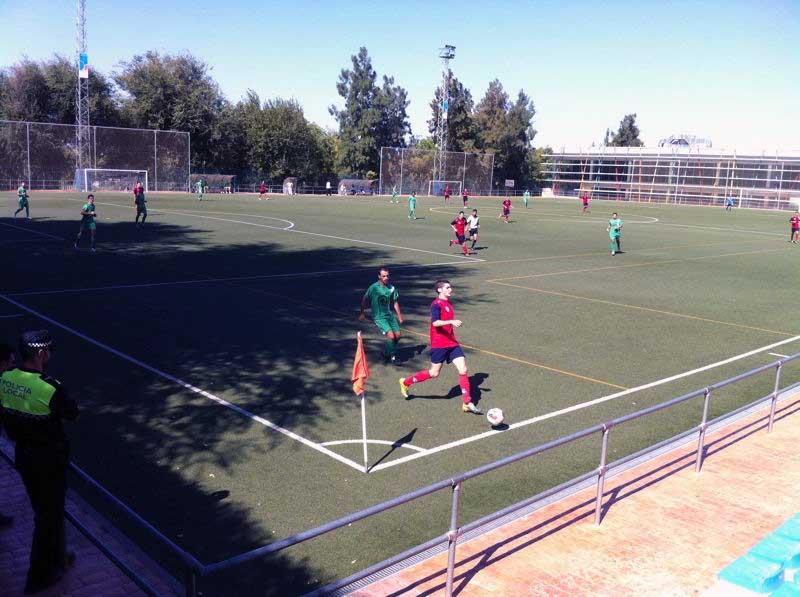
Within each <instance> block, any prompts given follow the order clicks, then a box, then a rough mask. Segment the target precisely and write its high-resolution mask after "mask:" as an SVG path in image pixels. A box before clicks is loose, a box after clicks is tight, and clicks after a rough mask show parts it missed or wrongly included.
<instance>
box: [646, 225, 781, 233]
mask: <svg viewBox="0 0 800 597" xmlns="http://www.w3.org/2000/svg"><path fill="white" fill-rule="evenodd" d="M659 224H661V225H662V226H673V227H675V228H700V229H702V230H721V231H722V232H741V233H743V234H761V235H765V236H786V235H785V234H784V233H782V232H764V231H761V230H742V229H741V228H722V227H720V226H699V225H696V224H670V223H667V222H659Z"/></svg>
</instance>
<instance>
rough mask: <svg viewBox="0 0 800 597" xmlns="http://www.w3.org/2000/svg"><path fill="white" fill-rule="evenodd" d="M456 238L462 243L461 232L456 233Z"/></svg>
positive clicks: (462, 236)
mask: <svg viewBox="0 0 800 597" xmlns="http://www.w3.org/2000/svg"><path fill="white" fill-rule="evenodd" d="M456 238H457V239H458V242H460V243H462V244H463V243H464V235H463V234H456Z"/></svg>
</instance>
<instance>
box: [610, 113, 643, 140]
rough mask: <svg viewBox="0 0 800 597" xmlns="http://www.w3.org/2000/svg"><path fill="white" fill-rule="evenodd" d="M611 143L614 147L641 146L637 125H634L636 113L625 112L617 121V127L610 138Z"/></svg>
mask: <svg viewBox="0 0 800 597" xmlns="http://www.w3.org/2000/svg"><path fill="white" fill-rule="evenodd" d="M611 145H613V146H615V147H641V146H642V145H644V143H642V141H641V139H639V127H638V126H636V114H626V115H625V117H624V118H623V119H622V120H621V121H620V123H619V129H617V132H616V133H614V135H613V137H612V138H611Z"/></svg>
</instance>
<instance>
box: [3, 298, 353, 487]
mask: <svg viewBox="0 0 800 597" xmlns="http://www.w3.org/2000/svg"><path fill="white" fill-rule="evenodd" d="M0 298H2V299H4V300H5V301H7V302H9V303H11V304H12V305H15V306H16V307H17V308H19V309H22V310H24V311H27V312H28V313H31V314H32V315H35V316H36V317H38V318H40V319H42V320H43V321H46V322H48V323H50V324H52V325H54V326H56V327H59V328H61V329H62V330H64V331H66V332H69V333H70V334H72V335H74V336H77V337H78V338H81V339H82V340H85V341H86V342H89V343H90V344H94V345H95V346H97V347H98V348H102V349H103V350H105V351H107V352H110V353H112V354H114V355H116V356H118V357H120V358H121V359H124V360H126V361H129V362H131V363H133V364H134V365H138V366H139V367H141V368H143V369H145V370H147V371H149V372H150V373H153V374H155V375H158V376H159V377H163V378H164V379H166V380H168V381H171V382H173V383H175V384H177V385H179V386H181V387H183V388H185V389H187V390H189V391H191V392H194V393H195V394H199V395H200V396H203V397H204V398H207V399H208V400H211V401H213V402H216V403H217V404H219V405H220V406H224V407H225V408H229V409H230V410H232V411H234V412H236V413H238V414H240V415H243V416H244V417H247V418H248V419H250V420H251V421H255V422H256V423H260V424H261V425H264V426H265V427H269V428H270V429H272V430H273V431H277V432H278V433H282V434H283V435H285V436H287V437H290V438H291V439H293V440H296V441H298V442H300V443H301V444H303V445H305V446H308V447H309V448H313V449H314V450H317V451H318V452H322V453H323V454H325V455H326V456H330V457H331V458H333V459H335V460H338V461H339V462H342V463H344V464H346V465H348V466H350V467H352V468H354V469H356V470H357V471H361V472H363V471H364V467H363V465H360V464H356V463H355V462H353V461H352V460H350V459H349V458H345V457H344V456H341V455H340V454H337V453H336V452H334V451H332V450H329V449H328V448H325V447H324V446H322V445H320V444H318V443H316V442H313V441H311V440H309V439H306V438H304V437H302V436H300V435H297V434H296V433H294V432H293V431H289V430H288V429H285V428H284V427H281V426H280V425H276V424H275V423H273V422H271V421H268V420H267V419H265V418H263V417H260V416H258V415H255V414H253V413H251V412H250V411H248V410H246V409H244V408H242V407H241V406H237V405H235V404H233V403H231V402H228V401H227V400H225V399H224V398H220V397H219V396H215V395H214V394H212V393H211V392H207V391H206V390H203V389H201V388H198V387H197V386H193V385H192V384H190V383H188V382H185V381H183V380H182V379H180V378H178V377H175V376H174V375H170V374H169V373H167V372H165V371H162V370H161V369H157V368H156V367H153V366H152V365H148V364H147V363H144V362H142V361H140V360H139V359H136V358H134V357H132V356H130V355H127V354H125V353H124V352H121V351H119V350H117V349H116V348H112V347H111V346H109V345H108V344H104V343H103V342H100V341H99V340H95V339H94V338H91V337H89V336H87V335H86V334H83V333H81V332H79V331H78V330H76V329H73V328H71V327H69V326H68V325H65V324H63V323H60V322H58V321H56V320H55V319H52V318H50V317H48V316H46V315H44V314H43V313H39V312H38V311H36V310H35V309H31V308H30V307H26V306H25V305H23V304H22V303H19V302H17V301H15V300H14V299H12V298H9V297H7V296H5V295H2V294H0Z"/></svg>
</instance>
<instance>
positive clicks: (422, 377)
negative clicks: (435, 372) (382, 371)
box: [403, 369, 431, 386]
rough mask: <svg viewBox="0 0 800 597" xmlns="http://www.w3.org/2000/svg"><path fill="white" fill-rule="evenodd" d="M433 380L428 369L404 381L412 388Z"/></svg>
mask: <svg viewBox="0 0 800 597" xmlns="http://www.w3.org/2000/svg"><path fill="white" fill-rule="evenodd" d="M430 378H431V374H430V373H428V370H427V369H423V370H422V371H420V372H418V373H415V374H414V375H412V376H411V377H407V378H406V379H405V380H403V383H404V384H406V385H407V386H410V385H412V384H415V383H421V382H423V381H428V380H429V379H430Z"/></svg>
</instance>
